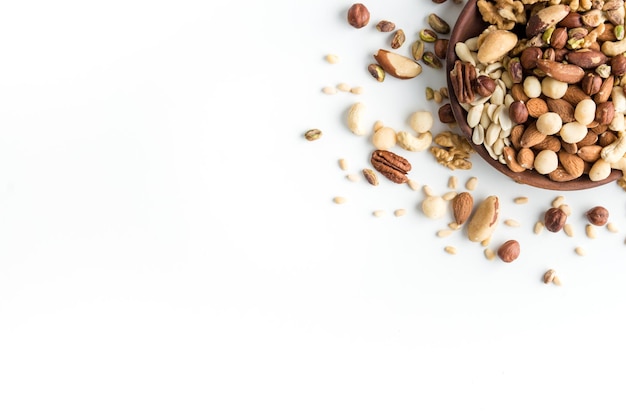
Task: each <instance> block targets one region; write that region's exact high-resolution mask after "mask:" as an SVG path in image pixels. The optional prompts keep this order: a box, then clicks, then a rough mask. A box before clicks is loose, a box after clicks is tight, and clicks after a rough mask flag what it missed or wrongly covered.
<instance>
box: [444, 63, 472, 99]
mask: <svg viewBox="0 0 626 417" xmlns="http://www.w3.org/2000/svg"><path fill="white" fill-rule="evenodd" d="M475 79H476V68H475V67H474V66H473V65H472V64H470V63H469V62H463V61H461V60H459V59H457V60H456V61H455V62H454V68H453V69H452V71H450V81H451V82H452V87H453V89H454V94H455V95H456V98H457V100H459V103H471V102H472V101H474V98H475V95H474V90H473V88H472V84H473V83H474V80H475Z"/></svg>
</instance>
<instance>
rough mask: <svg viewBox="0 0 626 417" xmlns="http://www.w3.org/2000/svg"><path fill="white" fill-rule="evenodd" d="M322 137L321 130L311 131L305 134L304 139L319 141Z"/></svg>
mask: <svg viewBox="0 0 626 417" xmlns="http://www.w3.org/2000/svg"><path fill="white" fill-rule="evenodd" d="M321 137H322V131H321V130H319V129H309V130H307V131H306V132H305V134H304V138H305V139H306V140H308V141H314V140H318V139H319V138H321Z"/></svg>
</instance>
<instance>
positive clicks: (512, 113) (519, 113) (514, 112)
mask: <svg viewBox="0 0 626 417" xmlns="http://www.w3.org/2000/svg"><path fill="white" fill-rule="evenodd" d="M509 118H510V119H511V121H512V122H513V123H516V124H524V123H526V120H528V109H527V108H526V104H524V102H523V101H514V102H513V103H511V105H510V106H509Z"/></svg>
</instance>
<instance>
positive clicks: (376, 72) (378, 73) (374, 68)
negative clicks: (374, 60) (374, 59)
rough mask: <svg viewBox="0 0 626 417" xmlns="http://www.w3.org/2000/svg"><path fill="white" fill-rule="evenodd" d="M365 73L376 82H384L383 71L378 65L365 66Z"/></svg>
mask: <svg viewBox="0 0 626 417" xmlns="http://www.w3.org/2000/svg"><path fill="white" fill-rule="evenodd" d="M367 71H368V72H369V73H370V75H371V76H372V77H374V79H375V80H376V81H378V82H383V81H385V70H384V69H383V67H381V66H380V65H378V64H369V65H368V66H367Z"/></svg>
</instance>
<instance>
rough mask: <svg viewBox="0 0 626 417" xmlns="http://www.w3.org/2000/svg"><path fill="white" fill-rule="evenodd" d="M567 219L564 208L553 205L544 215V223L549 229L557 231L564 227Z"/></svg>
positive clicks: (553, 231)
mask: <svg viewBox="0 0 626 417" xmlns="http://www.w3.org/2000/svg"><path fill="white" fill-rule="evenodd" d="M566 221H567V215H566V214H565V212H564V211H563V210H561V209H560V208H556V207H551V208H549V209H548V210H547V211H546V213H545V215H544V219H543V224H544V226H545V228H546V229H547V230H548V231H550V232H552V233H556V232H558V231H560V230H561V229H563V226H564V225H565V222H566Z"/></svg>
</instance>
